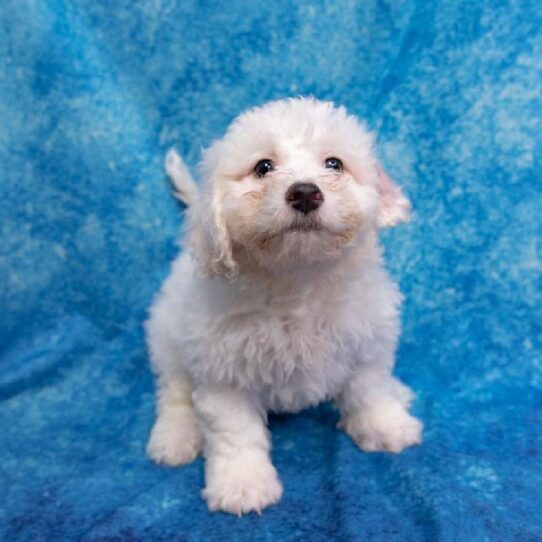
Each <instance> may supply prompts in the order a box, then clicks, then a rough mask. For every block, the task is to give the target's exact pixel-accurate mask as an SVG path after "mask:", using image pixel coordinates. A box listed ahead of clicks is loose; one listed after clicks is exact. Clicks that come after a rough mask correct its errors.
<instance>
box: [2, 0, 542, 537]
mask: <svg viewBox="0 0 542 542" xmlns="http://www.w3.org/2000/svg"><path fill="white" fill-rule="evenodd" d="M222 4H223V5H220V3H218V2H216V3H215V2H210V1H201V2H195V1H188V0H178V1H174V0H154V1H151V0H148V1H141V2H132V1H128V0H122V1H121V0H119V1H115V2H107V1H105V0H101V1H96V0H74V1H67V0H66V1H62V0H3V2H2V3H1V4H0V228H1V237H0V299H1V315H2V316H1V319H0V349H1V362H0V363H1V365H0V538H3V539H4V540H6V541H10V542H15V541H23V540H24V541H26V540H33V541H38V540H43V541H48V542H50V541H54V540H85V541H91V540H93V541H97V540H179V541H198V540H204V541H225V540H233V541H244V540H247V541H248V540H250V541H259V540H266V541H279V540H280V541H290V540H300V541H301V540H302V541H310V542H318V541H324V540H340V541H342V540H349V541H362V540H372V541H385V542H389V541H396V540H397V541H404V540H412V541H417V540H428V541H435V540H442V541H455V540H458V541H466V542H471V541H474V542H476V541H484V540H488V541H489V540H490V541H494V540H502V541H512V540H517V541H522V542H524V541H540V540H542V512H541V509H542V456H541V454H542V431H541V423H542V394H541V388H542V329H541V328H542V182H541V171H542V8H541V6H540V2H539V1H537V0H533V1H531V2H529V1H527V0H526V1H523V2H522V1H519V0H518V1H514V0H511V1H508V2H506V1H495V0H485V1H483V0H476V1H457V0H447V1H445V0H443V1H434V2H426V1H423V0H415V1H411V2H407V1H394V0H368V1H361V0H359V1H352V0H338V1H333V2H332V1H329V2H325V1H317V2H309V1H300V2H296V3H295V5H294V3H288V2H282V1H280V2H278V1H277V2H266V1H264V0H245V1H236V2H233V3H227V2H223V3H222ZM298 94H313V95H315V96H316V97H318V98H322V99H331V100H334V101H336V102H338V103H343V104H345V105H346V106H347V107H348V108H349V109H350V110H351V111H352V112H354V113H356V114H358V115H360V116H361V117H363V118H365V119H366V120H367V122H368V124H369V125H370V126H371V127H372V128H374V129H375V130H376V131H377V132H378V134H379V136H378V152H379V155H380V157H381V160H382V162H383V164H384V165H385V167H386V168H387V169H388V171H389V172H390V173H391V174H392V175H393V177H395V179H396V180H397V181H398V182H400V184H401V185H402V186H403V187H404V188H405V190H406V192H407V193H408V194H409V195H410V197H411V199H412V201H413V205H414V209H415V217H414V220H413V221H412V222H411V223H410V224H409V225H407V226H403V227H400V228H398V229H395V230H393V231H389V232H386V233H385V234H384V236H383V238H384V239H383V240H384V243H385V245H386V255H387V261H388V265H389V267H390V269H391V272H392V273H393V275H394V276H395V277H396V278H397V279H398V280H399V281H400V283H401V286H402V289H403V291H404V293H405V295H406V303H405V309H404V314H403V320H404V333H403V336H402V342H401V347H400V350H399V354H398V373H399V374H400V376H401V377H402V378H403V379H404V380H405V381H406V382H408V383H409V384H410V385H411V386H412V387H413V388H414V389H415V390H416V392H417V394H418V399H417V402H416V405H415V412H416V414H417V415H419V416H420V417H421V418H422V419H423V420H424V421H425V424H426V431H425V442H424V444H423V445H422V446H420V447H417V448H414V449H410V450H408V451H406V452H404V453H403V454H401V455H398V456H397V455H392V454H384V453H375V454H366V453H361V452H360V451H359V450H357V449H356V447H355V446H354V444H353V443H352V442H351V441H350V440H349V439H348V438H347V437H346V436H345V435H344V434H342V433H341V432H338V431H337V430H335V428H334V425H335V422H336V419H337V416H336V413H334V412H333V411H332V410H331V408H329V407H326V406H323V407H319V408H316V409H313V410H309V411H306V412H304V413H302V414H299V415H295V416H293V415H292V416H280V417H275V418H272V421H271V427H272V431H273V457H274V461H275V463H276V465H277V468H278V471H279V473H280V476H281V478H282V480H283V481H284V485H285V494H284V498H283V500H282V502H281V503H280V504H279V505H278V506H275V507H273V508H270V509H269V510H267V511H265V513H264V514H263V515H262V516H261V517H258V516H256V515H250V516H246V517H244V518H242V519H237V518H234V517H229V516H226V515H224V514H215V515H210V514H208V512H207V510H206V508H205V505H204V503H203V501H202V500H201V498H200V496H199V490H200V488H201V487H202V484H203V472H202V461H201V460H198V461H197V462H195V463H194V464H192V465H190V466H188V467H185V468H179V469H165V468H159V467H157V466H155V465H153V464H151V463H150V462H149V461H148V460H147V459H146V457H145V454H144V446H145V442H146V439H147V436H148V433H149V429H150V427H151V423H152V421H153V411H154V406H153V389H152V379H151V375H150V372H149V370H148V365H147V357H146V353H145V348H144V342H143V335H142V329H141V322H142V321H143V319H144V318H145V313H146V308H147V307H148V305H149V303H150V301H151V299H152V296H153V294H154V293H155V292H156V290H157V288H158V287H159V285H160V282H161V281H162V280H163V278H164V276H165V275H166V273H167V270H168V266H169V263H170V261H171V259H172V258H173V257H174V255H175V252H176V247H175V240H176V237H177V232H178V230H179V226H180V223H181V220H182V218H181V209H180V207H179V206H178V205H177V204H176V203H175V201H174V200H173V198H172V197H171V196H170V193H169V186H168V183H167V180H166V178H165V176H164V173H163V168H162V162H163V156H164V153H165V151H166V149H168V148H169V147H170V146H172V145H175V146H177V148H178V149H179V150H180V151H181V152H182V154H183V155H184V156H185V157H186V159H187V162H188V163H189V164H190V165H192V166H194V165H195V164H196V162H197V160H198V157H199V155H200V149H201V147H202V146H206V145H208V144H209V143H210V142H211V140H212V139H213V138H216V137H219V136H220V134H221V133H222V132H223V130H224V129H225V127H226V126H227V124H228V123H229V122H230V121H231V119H232V118H233V117H234V116H235V115H236V114H238V113H239V112H240V111H242V110H244V109H245V108H246V107H248V106H252V105H255V104H260V103H262V102H265V101H267V100H269V99H273V98H279V97H285V96H290V95H298Z"/></svg>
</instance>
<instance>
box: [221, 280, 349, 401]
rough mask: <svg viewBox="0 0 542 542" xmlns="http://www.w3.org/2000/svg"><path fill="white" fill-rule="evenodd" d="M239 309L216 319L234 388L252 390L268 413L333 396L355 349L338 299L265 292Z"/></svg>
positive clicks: (303, 293) (302, 292)
mask: <svg viewBox="0 0 542 542" xmlns="http://www.w3.org/2000/svg"><path fill="white" fill-rule="evenodd" d="M332 293H333V292H332ZM243 309H244V310H239V311H237V312H234V313H232V314H230V315H228V316H224V317H223V318H221V319H220V321H219V322H218V323H217V325H218V326H219V329H217V330H216V332H217V336H219V337H221V342H222V345H223V348H222V349H221V350H222V352H221V354H222V362H223V363H225V364H226V366H227V367H228V373H229V377H230V378H231V380H232V381H233V382H234V383H236V384H238V385H242V386H244V387H248V388H250V389H254V390H255V391H257V393H258V395H259V397H260V398H261V399H263V402H264V404H265V405H266V407H267V408H270V409H274V410H298V409H301V408H304V407H306V406H308V405H310V404H315V403H317V402H319V401H322V400H324V399H326V398H329V397H331V396H334V395H336V394H337V393H338V391H339V389H340V387H342V385H343V383H344V380H345V379H346V378H347V377H348V376H349V375H350V374H351V368H352V364H353V355H354V354H353V351H354V350H355V347H354V344H353V341H352V333H351V329H350V327H349V325H348V321H347V320H348V319H347V318H345V310H346V309H347V304H345V301H344V299H342V296H336V295H335V296H333V295H329V296H322V295H316V292H314V291H310V290H303V289H299V290H298V291H287V292H274V291H272V290H271V291H267V292H263V293H261V295H260V298H259V299H258V300H257V301H254V302H253V305H252V306H249V305H248V306H247V304H246V303H245V304H243ZM225 345H227V347H225Z"/></svg>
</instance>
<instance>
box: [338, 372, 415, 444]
mask: <svg viewBox="0 0 542 542" xmlns="http://www.w3.org/2000/svg"><path fill="white" fill-rule="evenodd" d="M413 397H414V394H413V392H412V391H411V390H410V388H408V387H407V386H405V385H404V384H402V383H401V382H400V381H399V380H397V379H396V378H394V377H393V376H392V375H391V373H390V371H389V370H388V369H382V368H381V367H374V366H362V367H360V368H359V369H358V370H357V371H356V373H355V374H354V376H353V378H351V379H350V380H349V381H348V383H347V384H346V386H345V388H344V389H343V391H342V393H341V395H340V397H339V399H338V403H339V408H340V410H341V421H340V424H339V427H341V428H342V429H344V430H345V431H346V432H347V433H348V434H349V435H350V436H351V437H352V439H353V440H354V441H355V442H356V444H357V445H358V446H359V447H360V448H361V449H362V450H365V451H367V452H375V451H380V450H382V451H388V452H396V453H398V452H401V451H402V450H403V449H404V448H406V447H408V446H412V445H414V444H419V443H420V442H421V438H422V427H423V426H422V423H421V422H420V421H419V420H418V419H416V418H414V417H413V416H411V415H410V414H409V413H408V407H409V405H410V402H411V401H412V399H413Z"/></svg>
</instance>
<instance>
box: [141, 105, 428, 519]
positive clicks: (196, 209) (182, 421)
mask: <svg viewBox="0 0 542 542" xmlns="http://www.w3.org/2000/svg"><path fill="white" fill-rule="evenodd" d="M262 120H266V121H267V122H268V125H266V126H263V127H259V123H260V122H261V121H262ZM347 144H348V148H346V147H345V145H347ZM236 153H237V154H238V157H236ZM339 155H341V159H338V158H335V156H339ZM269 156H271V157H272V159H271V158H267V157H269ZM330 156H331V158H330ZM342 157H344V158H342ZM343 160H344V164H343ZM254 164H256V166H254ZM262 164H263V165H262ZM167 169H168V172H169V173H170V175H171V176H172V178H173V179H174V181H175V184H176V185H177V188H178V190H179V192H180V193H181V197H182V198H183V199H184V200H186V201H190V203H191V207H190V214H189V238H188V241H187V243H186V245H187V250H186V251H183V252H182V253H181V255H180V256H179V258H178V259H177V260H176V262H175V263H174V265H173V271H172V273H171V275H170V277H169V278H168V280H167V281H166V283H165V284H164V286H163V289H162V292H161V294H160V296H159V297H158V299H157V301H156V303H155V304H154V306H153V308H152V310H151V318H150V320H149V322H148V324H147V332H148V342H149V349H150V353H151V359H152V364H153V368H154V371H155V373H156V375H157V387H158V401H157V405H158V406H157V414H158V417H157V421H156V424H155V426H154V428H153V432H152V435H151V439H150V442H149V446H148V452H149V455H150V456H151V457H152V458H153V459H155V460H156V461H158V462H161V463H165V464H169V465H178V464H183V463H186V462H189V461H191V460H192V459H194V458H195V457H196V456H197V454H198V453H199V451H200V449H201V448H202V447H203V451H204V453H205V456H206V459H207V462H206V488H205V490H204V496H205V498H206V499H207V503H208V505H209V508H210V509H212V510H216V509H221V510H224V511H228V512H233V513H238V514H240V513H243V512H248V511H251V510H256V511H260V510H261V509H262V508H264V507H265V506H267V505H269V504H272V503H274V502H276V501H277V500H278V499H279V498H280V495H281V493H282V488H281V485H280V482H279V481H278V478H277V475H276V471H275V469H274V468H273V466H272V464H271V463H270V460H269V448H270V444H269V435H268V432H267V429H266V425H265V424H266V414H267V412H269V411H275V412H278V411H286V412H295V411H299V410H301V409H303V408H305V407H307V406H310V405H314V404H317V403H319V402H321V401H324V400H334V401H335V402H336V404H337V405H338V407H339V409H340V411H341V426H342V427H343V428H344V429H345V430H346V431H347V432H348V433H349V434H350V435H351V436H352V438H353V439H354V440H355V441H356V442H357V443H358V444H359V445H360V447H362V448H363V449H365V450H389V451H395V452H398V451H401V450H402V449H403V448H404V447H406V446H409V445H411V444H415V443H417V442H419V441H420V437H421V424H420V422H419V421H418V420H416V419H415V418H412V417H411V416H410V415H409V414H408V412H407V408H408V404H409V402H410V400H411V399H412V393H411V392H410V390H409V389H408V388H407V387H406V386H404V385H403V384H401V383H400V382H399V381H398V380H396V379H395V378H394V377H393V376H392V375H391V371H392V370H393V366H394V354H395V348H396V342H397V338H398V334H399V313H398V310H399V305H400V301H401V295H400V293H399V291H398V289H397V287H396V286H395V284H394V283H393V282H391V281H390V279H389V278H388V276H387V274H386V272H385V270H384V268H383V266H382V260H381V255H380V248H379V245H378V240H377V226H379V225H380V226H382V225H393V224H394V223H396V222H398V221H400V220H404V219H405V218H406V216H407V211H408V201H407V200H406V199H405V198H404V196H403V195H402V193H401V192H400V191H399V190H398V189H397V188H396V187H395V186H394V185H393V184H392V183H391V181H389V179H388V178H387V177H386V176H385V175H384V174H383V172H382V170H380V168H379V167H378V165H377V164H376V161H375V160H374V158H373V155H372V141H371V139H370V136H369V135H368V134H367V132H365V131H364V129H363V127H362V126H360V125H359V123H357V121H356V120H355V119H353V117H348V116H347V115H346V113H345V112H344V110H343V109H336V108H333V107H332V105H331V104H325V103H321V102H317V101H315V100H311V99H297V100H288V101H283V102H273V103H271V104H269V105H267V106H264V108H260V109H256V110H253V111H251V112H249V113H247V114H245V115H244V116H242V117H240V118H239V119H238V120H237V121H236V122H235V123H234V124H233V125H232V127H231V128H230V130H229V131H228V134H227V135H226V137H225V138H224V139H223V140H221V141H220V142H218V143H215V145H213V146H212V147H211V149H210V150H208V151H207V152H206V155H205V157H204V160H203V175H204V177H205V179H206V181H207V184H206V185H204V187H203V193H202V194H198V193H197V187H196V185H195V184H194V183H193V182H192V181H191V180H190V178H189V174H188V172H187V170H186V169H185V167H184V165H183V164H182V162H181V161H180V159H179V157H177V156H176V155H174V154H170V155H169V156H168V163H167ZM262 172H263V173H262ZM300 181H302V182H300ZM285 194H286V196H285Z"/></svg>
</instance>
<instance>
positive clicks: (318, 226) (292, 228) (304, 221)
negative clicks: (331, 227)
mask: <svg viewBox="0 0 542 542" xmlns="http://www.w3.org/2000/svg"><path fill="white" fill-rule="evenodd" d="M323 229H324V226H323V225H322V223H321V222H319V221H318V220H316V219H315V218H313V217H300V218H296V219H295V220H294V221H293V222H292V223H291V224H289V225H288V226H286V228H284V232H285V233H286V232H301V233H308V232H317V231H322V230H323Z"/></svg>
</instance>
